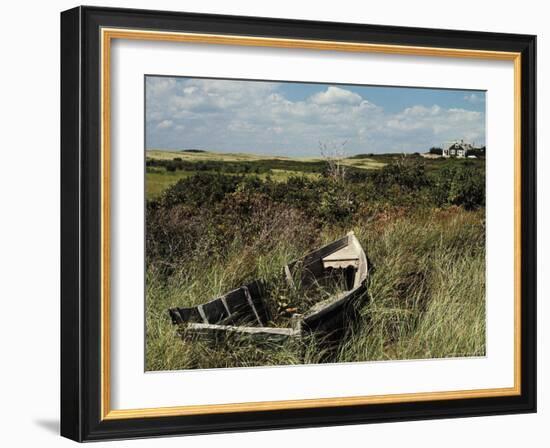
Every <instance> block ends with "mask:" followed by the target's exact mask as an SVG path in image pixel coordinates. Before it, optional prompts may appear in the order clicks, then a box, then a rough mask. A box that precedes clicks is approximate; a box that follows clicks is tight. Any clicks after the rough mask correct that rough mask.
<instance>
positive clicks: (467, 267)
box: [146, 206, 485, 370]
mask: <svg viewBox="0 0 550 448" xmlns="http://www.w3.org/2000/svg"><path fill="white" fill-rule="evenodd" d="M278 213H280V211H277V210H275V212H273V214H268V215H266V218H265V220H264V221H265V223H263V224H262V226H263V227H261V230H260V231H258V232H256V233H255V234H256V235H257V237H256V238H255V239H254V240H253V241H248V242H244V241H242V240H240V239H239V238H238V237H236V238H235V240H234V241H232V242H231V243H230V244H229V245H228V248H227V250H225V251H224V253H223V256H208V254H209V251H208V249H206V250H204V251H197V252H196V253H193V254H191V253H190V254H189V256H188V258H185V259H183V260H180V261H178V263H177V265H176V266H174V267H173V269H172V270H171V273H170V275H169V276H168V277H166V276H163V275H161V273H160V272H159V271H158V270H155V269H154V268H153V267H149V269H148V270H147V276H146V333H147V335H146V369H147V370H177V369H196V368H203V369H204V368H220V367H251V366H269V365H291V364H303V363H319V362H357V361H374V360H398V359H420V358H442V357H467V356H482V355H484V354H485V214H484V213H485V211H484V209H478V210H476V211H467V210H464V209H463V208H461V207H452V206H451V207H447V208H429V209H421V210H410V209H409V210H403V209H401V208H393V209H392V208H389V209H386V210H384V211H382V212H377V213H374V214H368V215H358V216H356V217H355V219H354V220H352V221H350V222H345V223H335V224H332V225H326V226H323V227H322V228H319V229H317V230H315V231H313V230H311V229H309V228H301V227H305V225H304V226H301V224H300V220H299V219H298V218H296V219H295V220H294V221H291V222H290V224H289V225H287V228H285V227H284V222H287V219H288V216H285V217H284V221H278V220H277V219H275V217H276V216H278ZM262 222H263V221H262ZM270 226H273V228H270ZM349 230H354V231H355V233H356V236H357V237H358V239H359V241H360V243H361V245H362V246H363V248H364V250H365V252H366V254H367V256H368V258H369V262H370V263H371V265H372V267H373V269H372V270H371V272H370V276H369V279H368V299H367V300H365V301H363V303H362V304H361V305H360V306H359V308H358V310H357V311H358V319H357V320H356V321H355V322H354V323H353V325H350V327H349V329H348V331H347V334H346V335H345V337H343V338H342V340H341V341H340V343H339V344H337V345H336V346H334V345H328V344H324V343H323V341H319V340H316V339H315V337H314V336H311V337H305V338H303V339H302V340H298V341H288V342H287V343H283V344H280V343H264V344H258V343H256V342H253V341H252V340H250V339H247V338H246V337H232V338H229V339H228V340H226V341H221V342H218V343H217V344H212V343H209V342H200V341H190V340H186V339H181V338H180V337H179V336H178V334H177V332H176V331H175V328H174V327H173V326H172V324H171V322H170V319H169V316H168V312H167V310H168V309H169V308H171V307H175V306H179V307H183V306H193V305H196V304H199V303H202V302H205V301H207V300H209V299H211V298H214V297H217V296H219V295H221V294H223V293H225V292H227V291H228V290H230V289H232V288H235V287H238V286H240V285H242V284H243V283H244V282H246V281H248V280H252V279H255V278H276V277H277V275H278V274H279V273H280V271H281V268H282V266H283V265H284V264H285V263H288V262H289V261H291V260H293V259H296V258H298V257H300V256H302V255H304V254H305V253H306V252H308V251H309V250H311V249H314V248H316V247H318V246H320V245H321V244H323V243H326V242H329V241H332V240H334V239H337V238H340V237H342V236H343V235H344V234H345V233H346V232H348V231H349ZM289 299H290V298H289ZM283 303H284V304H283ZM283 303H282V304H281V305H282V306H283V307H284V306H288V307H292V305H293V304H292V300H289V301H288V303H287V302H283Z"/></svg>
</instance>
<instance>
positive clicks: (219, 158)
mask: <svg viewBox="0 0 550 448" xmlns="http://www.w3.org/2000/svg"><path fill="white" fill-rule="evenodd" d="M146 157H147V159H148V160H158V161H174V160H181V161H182V162H185V163H187V164H188V163H193V164H196V167H193V166H187V165H186V167H185V168H184V169H178V170H176V171H168V170H167V169H166V168H165V167H162V166H158V167H148V169H147V178H146V181H147V182H146V193H147V198H148V199H152V198H155V197H158V195H160V194H161V193H162V192H163V191H164V190H166V188H168V187H169V186H171V185H173V184H175V183H176V182H177V181H178V180H179V179H183V178H186V177H188V176H190V175H192V174H193V173H195V172H196V171H198V170H199V169H200V171H201V172H209V171H211V172H214V171H216V169H215V167H213V168H214V169H208V165H207V166H206V169H205V166H204V164H209V163H215V164H225V166H227V165H231V168H232V169H234V170H235V171H236V172H238V173H244V172H245V168H246V167H249V168H250V173H251V174H256V175H258V176H259V177H260V178H266V177H268V176H269V177H270V178H271V179H272V180H274V181H276V182H284V181H286V180H287V179H288V178H289V177H290V176H298V175H299V176H305V177H309V178H315V177H319V176H320V174H321V173H322V171H323V169H324V167H325V162H324V160H323V159H321V158H314V157H312V158H307V157H295V158H293V157H283V156H265V155H259V154H247V153H219V152H211V151H197V152H196V151H163V150H149V151H146ZM386 159H387V157H385V158H384V161H382V160H376V158H375V157H368V158H347V159H345V160H344V161H343V164H344V165H346V166H349V167H353V168H359V169H366V170H370V169H379V168H382V167H383V166H385V165H386V164H387V163H388V160H386ZM199 164H202V166H200V165H199ZM222 169H223V167H222Z"/></svg>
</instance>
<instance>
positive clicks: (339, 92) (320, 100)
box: [310, 86, 362, 104]
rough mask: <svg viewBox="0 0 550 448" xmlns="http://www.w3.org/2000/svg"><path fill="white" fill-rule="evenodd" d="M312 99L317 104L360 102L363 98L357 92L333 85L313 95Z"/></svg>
mask: <svg viewBox="0 0 550 448" xmlns="http://www.w3.org/2000/svg"><path fill="white" fill-rule="evenodd" d="M310 99H311V102H313V103H315V104H358V103H360V102H361V100H362V98H361V96H360V95H358V94H357V93H353V92H350V91H349V90H346V89H342V88H340V87H333V86H330V87H329V88H328V89H327V90H326V91H324V92H319V93H316V94H314V95H312V96H311V98H310Z"/></svg>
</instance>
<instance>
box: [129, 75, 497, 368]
mask: <svg viewBox="0 0 550 448" xmlns="http://www.w3.org/2000/svg"><path fill="white" fill-rule="evenodd" d="M143 94H144V98H145V108H144V129H145V136H144V137H145V138H144V141H145V148H135V150H136V151H141V150H144V167H143V170H144V176H145V217H144V219H145V327H146V328H145V370H146V371H170V370H186V369H220V368H247V367H273V366H289V365H302V364H324V363H358V362H378V361H395V360H422V359H440V358H470V357H484V356H486V288H485V287H486V262H485V259H486V213H485V199H486V181H485V178H486V170H485V161H486V151H487V148H486V91H484V90H471V89H464V90H461V89H458V88H457V89H443V88H427V87H415V86H382V85H357V84H337V83H313V82H298V81H291V80H257V79H227V78H223V79H222V78H205V77H193V76H189V77H182V76H169V75H156V74H146V75H145V76H144V93H143ZM495 154H496V155H498V153H495Z"/></svg>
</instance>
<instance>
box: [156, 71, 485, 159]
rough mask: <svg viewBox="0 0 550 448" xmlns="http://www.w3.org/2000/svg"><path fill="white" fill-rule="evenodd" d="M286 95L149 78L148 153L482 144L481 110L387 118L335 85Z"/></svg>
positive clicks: (251, 85) (436, 109)
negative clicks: (334, 144)
mask: <svg viewBox="0 0 550 448" xmlns="http://www.w3.org/2000/svg"><path fill="white" fill-rule="evenodd" d="M284 92H285V91H284V88H281V84H280V83H268V82H250V81H225V80H209V79H186V78H181V79H176V78H157V77H150V78H147V91H146V99H147V111H146V117H147V134H146V139H147V142H146V144H147V147H148V148H174V149H176V148H202V149H211V150H218V151H251V152H259V153H276V154H289V155H292V154H294V155H311V156H313V155H318V145H319V141H325V142H326V141H343V140H348V142H349V143H348V145H347V149H348V150H349V151H350V152H353V153H357V152H396V151H419V152H421V151H425V150H427V149H428V148H429V147H430V146H434V145H441V144H442V143H444V142H445V141H449V140H453V139H456V138H465V139H469V140H475V141H476V142H478V143H484V140H485V124H484V123H485V118H484V113H483V112H476V111H471V110H466V109H461V108H444V107H440V106H438V105H433V106H430V107H427V106H423V105H416V106H412V107H408V108H405V109H403V110H400V111H398V112H393V113H389V112H387V111H385V110H384V109H383V108H382V107H380V106H378V105H376V104H373V103H372V102H370V101H369V100H368V99H367V98H363V97H362V96H361V95H359V94H358V93H356V92H352V91H351V90H348V89H345V88H342V87H336V86H330V87H328V88H326V89H324V90H322V91H319V92H317V93H314V94H313V95H311V96H309V97H307V98H305V99H303V100H291V99H289V98H287V97H286V96H285V93H284Z"/></svg>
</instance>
